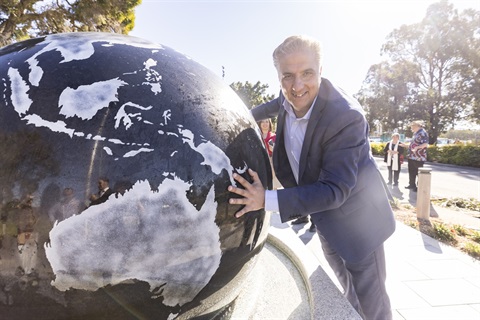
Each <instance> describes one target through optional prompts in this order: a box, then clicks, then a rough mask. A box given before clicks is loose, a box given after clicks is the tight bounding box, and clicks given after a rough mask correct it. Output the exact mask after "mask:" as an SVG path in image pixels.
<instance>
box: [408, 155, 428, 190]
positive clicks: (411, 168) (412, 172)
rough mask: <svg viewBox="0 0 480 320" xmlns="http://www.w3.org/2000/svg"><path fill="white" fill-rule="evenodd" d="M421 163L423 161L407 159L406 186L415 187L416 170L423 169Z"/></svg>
mask: <svg viewBox="0 0 480 320" xmlns="http://www.w3.org/2000/svg"><path fill="white" fill-rule="evenodd" d="M423 163H424V162H423V161H417V160H412V159H408V185H409V186H410V187H416V186H417V183H416V180H417V176H418V168H421V167H423Z"/></svg>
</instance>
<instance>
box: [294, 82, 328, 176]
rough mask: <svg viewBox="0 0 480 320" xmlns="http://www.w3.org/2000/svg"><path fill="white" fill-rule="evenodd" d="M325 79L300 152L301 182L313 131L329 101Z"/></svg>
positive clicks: (299, 170) (299, 174)
mask: <svg viewBox="0 0 480 320" xmlns="http://www.w3.org/2000/svg"><path fill="white" fill-rule="evenodd" d="M323 82H324V81H322V82H321V85H320V88H319V90H318V94H317V100H315V103H314V104H313V106H312V108H313V110H312V113H311V114H310V119H309V120H308V125H307V131H306V132H305V139H304V140H303V145H302V152H301V153H300V164H299V166H300V167H299V169H298V181H299V184H300V182H301V181H302V176H303V174H304V173H305V169H306V165H307V155H308V152H309V150H310V146H311V144H312V139H313V133H314V131H315V128H316V127H317V125H318V122H319V121H320V118H321V117H322V111H323V108H324V107H325V104H326V103H327V100H326V97H327V88H326V85H325V84H324V85H322V84H323Z"/></svg>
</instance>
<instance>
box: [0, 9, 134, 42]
mask: <svg viewBox="0 0 480 320" xmlns="http://www.w3.org/2000/svg"><path fill="white" fill-rule="evenodd" d="M140 3H141V0H103V1H97V0H73V1H66V0H44V1H42V0H0V46H5V45H7V44H11V43H14V42H17V41H22V40H25V39H28V38H33V37H38V36H42V35H47V34H52V33H61V32H77V31H102V32H115V33H123V34H127V33H128V32H129V31H131V30H132V29H133V26H134V22H135V12H134V9H135V7H136V6H138V5H139V4H140Z"/></svg>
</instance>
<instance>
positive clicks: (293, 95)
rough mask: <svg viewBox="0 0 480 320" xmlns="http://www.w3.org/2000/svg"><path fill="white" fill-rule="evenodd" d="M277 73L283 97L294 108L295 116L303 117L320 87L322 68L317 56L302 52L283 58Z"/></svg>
mask: <svg viewBox="0 0 480 320" xmlns="http://www.w3.org/2000/svg"><path fill="white" fill-rule="evenodd" d="M277 72H278V77H279V80H280V84H281V86H282V92H283V95H284V96H285V98H286V99H287V101H288V102H290V104H291V105H292V106H293V110H294V111H295V115H296V116H297V117H299V118H300V117H303V116H304V115H305V114H306V113H307V112H308V110H309V109H310V107H311V105H312V103H313V100H315V97H316V96H317V93H318V88H319V87H320V73H321V68H320V66H319V65H318V60H317V59H316V58H315V54H314V53H313V52H311V51H309V50H301V51H297V52H294V53H291V54H288V55H286V56H283V57H281V58H280V59H279V60H278V65H277Z"/></svg>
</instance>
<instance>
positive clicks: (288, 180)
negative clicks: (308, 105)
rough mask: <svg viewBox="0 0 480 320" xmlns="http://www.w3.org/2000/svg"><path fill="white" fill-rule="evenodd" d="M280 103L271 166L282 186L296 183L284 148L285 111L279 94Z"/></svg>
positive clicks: (290, 185) (282, 98)
mask: <svg viewBox="0 0 480 320" xmlns="http://www.w3.org/2000/svg"><path fill="white" fill-rule="evenodd" d="M279 99H281V101H280V103H281V104H282V107H281V108H280V110H279V112H278V118H277V130H276V134H277V139H276V141H275V147H274V148H273V166H274V169H275V173H276V175H277V178H278V179H279V180H280V182H281V183H282V185H283V186H284V187H292V186H295V185H296V181H295V177H294V176H293V172H292V168H291V167H290V161H289V160H288V156H287V151H286V150H285V138H284V127H285V117H286V115H287V112H286V111H285V109H284V108H283V100H284V99H285V98H284V97H283V96H280V97H279Z"/></svg>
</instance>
